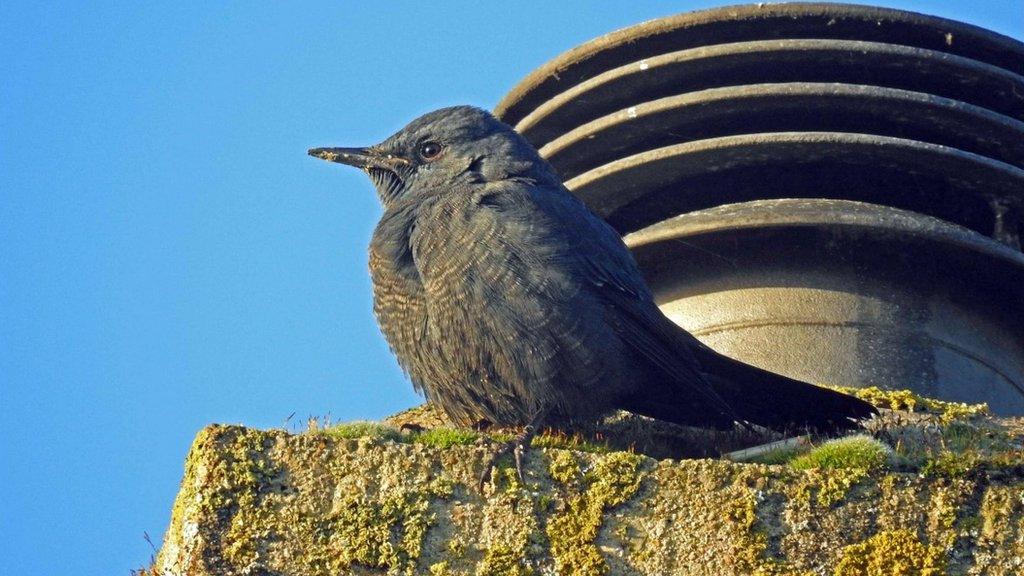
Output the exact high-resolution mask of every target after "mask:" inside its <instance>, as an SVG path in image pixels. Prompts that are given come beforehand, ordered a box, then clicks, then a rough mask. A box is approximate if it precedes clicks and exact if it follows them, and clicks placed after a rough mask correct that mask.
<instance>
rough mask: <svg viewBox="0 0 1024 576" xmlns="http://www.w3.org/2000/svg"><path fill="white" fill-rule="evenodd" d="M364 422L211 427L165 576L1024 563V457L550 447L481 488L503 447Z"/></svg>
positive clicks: (1004, 568)
mask: <svg viewBox="0 0 1024 576" xmlns="http://www.w3.org/2000/svg"><path fill="white" fill-rule="evenodd" d="M1010 422H1011V423H1012V424H1014V425H1015V426H1017V427H1018V428H1017V429H1016V431H1013V429H1012V426H1011V427H1009V428H1007V430H1010V432H1008V433H1006V432H1004V431H997V432H996V433H997V434H1000V435H1003V436H1004V438H1008V437H1013V435H1014V434H1019V433H1020V430H1019V426H1020V421H1010ZM363 433H365V434H367V436H364V437H359V438H339V437H338V435H332V434H330V433H328V432H323V431H319V432H317V431H314V432H306V433H301V434H289V433H286V432H284V431H278V430H270V431H262V430H254V429H248V428H242V427H238V426H210V427H208V428H206V429H204V430H203V431H202V432H200V434H199V436H198V437H197V438H196V440H195V443H194V445H193V447H192V450H191V452H190V454H189V456H188V459H187V461H186V465H185V476H184V479H183V481H182V486H181V492H180V494H179V495H178V499H177V502H176V503H175V506H174V510H173V515H172V519H171V525H170V528H169V530H168V532H167V535H166V537H165V540H164V545H163V548H162V550H161V551H160V554H159V556H158V558H157V563H156V565H155V566H154V567H153V572H154V573H158V574H163V575H189V576H198V575H206V574H215V575H225V574H265V575H281V576H284V575H289V576H290V575H296V576H298V575H335V574H435V575H440V574H685V575H708V576H711V575H714V576H729V575H750V574H755V575H763V576H767V575H783V574H792V575H797V574H801V575H803V574H836V575H841V576H851V575H879V576H882V575H913V574H922V575H924V574H932V575H937V574H972V575H975V574H985V575H1006V576H1009V575H1012V574H1022V573H1024V460H1022V459H1021V455H1020V454H1019V452H1018V453H1015V454H1014V453H1010V454H1002V455H1001V456H999V457H998V458H996V459H995V460H992V459H989V460H985V461H984V462H983V461H982V460H984V459H982V460H979V459H975V458H974V456H971V457H970V458H963V459H957V457H951V459H948V460H949V461H946V460H944V459H943V458H942V457H940V458H937V459H934V460H930V461H929V462H928V463H926V464H925V465H924V467H921V468H919V469H918V470H917V471H915V472H894V471H893V469H894V468H895V469H898V468H900V467H899V466H895V467H889V468H888V469H886V468H883V469H878V470H875V471H865V470H859V469H812V470H797V469H794V468H793V467H791V466H787V465H771V466H769V465H763V464H733V463H729V462H725V461H720V460H709V459H699V460H678V461H677V460H661V461H658V460H654V459H652V458H649V457H646V456H641V455H637V454H633V453H630V452H608V453H603V454H599V453H588V452H578V451H572V450H566V449H559V448H550V447H548V448H539V447H535V448H534V450H533V451H531V452H530V453H529V456H528V459H527V460H528V468H527V482H526V485H525V486H523V485H520V484H519V483H518V482H516V481H515V479H514V475H513V474H512V473H511V471H510V470H509V469H507V468H506V469H502V470H500V471H498V472H496V473H495V475H494V482H493V483H492V485H490V486H488V487H487V488H486V489H485V493H484V494H481V493H479V492H478V490H477V488H476V480H477V476H478V474H479V473H480V471H481V470H482V466H483V462H484V460H485V458H486V456H487V454H489V451H490V450H491V449H492V448H493V447H492V446H487V445H484V444H483V443H482V441H480V440H476V441H475V442H474V441H473V440H472V439H471V436H470V437H448V436H443V435H442V436H441V437H431V438H432V440H429V442H427V443H424V442H421V441H418V440H417V438H416V435H415V434H406V433H400V432H398V431H397V430H396V429H394V428H385V427H381V426H376V427H374V426H366V427H364V428H359V429H358V430H356V432H355V434H363ZM958 434H959V433H958ZM972 434H973V433H972ZM987 434H989V432H987V431H984V432H983V434H982V435H981V436H984V435H987ZM1007 434H1008V435H1007ZM345 435H353V430H352V429H349V430H348V431H347V432H345V433H343V434H341V436H345ZM981 436H979V437H981ZM955 437H956V438H959V437H960V436H959V435H958V436H955ZM439 438H440V439H439ZM947 438H954V437H953V436H947ZM423 439H424V441H426V439H427V437H426V436H424V437H423ZM1017 440H1019V437H1018V438H1017ZM461 442H470V443H469V444H460V443H461ZM449 444H454V445H449ZM1004 446H1019V443H1018V444H1014V443H1012V442H1011V443H1010V444H1004Z"/></svg>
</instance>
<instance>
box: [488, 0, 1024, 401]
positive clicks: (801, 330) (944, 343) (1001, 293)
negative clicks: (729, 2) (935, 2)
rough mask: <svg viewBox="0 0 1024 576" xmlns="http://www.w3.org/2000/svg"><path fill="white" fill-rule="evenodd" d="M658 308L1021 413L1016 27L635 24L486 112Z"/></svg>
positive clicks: (727, 11)
mask: <svg viewBox="0 0 1024 576" xmlns="http://www.w3.org/2000/svg"><path fill="white" fill-rule="evenodd" d="M496 113H497V115H498V116H499V117H501V118H502V119H503V120H504V121H506V122H508V123H510V124H512V125H514V126H515V127H516V128H517V130H519V131H520V132H521V133H522V134H524V135H525V136H526V137H527V138H528V139H529V140H530V141H531V142H532V143H533V144H534V145H535V146H537V147H538V148H539V149H540V150H541V153H542V154H544V156H545V157H547V158H548V159H549V160H550V161H551V162H552V163H553V164H554V166H555V168H556V169H557V170H558V171H559V173H560V174H561V176H562V177H563V179H564V180H565V181H566V185H567V186H568V187H569V188H570V189H571V190H572V191H573V192H574V193H575V194H577V195H578V196H579V197H580V198H582V199H583V200H584V201H585V202H587V203H588V205H590V207H591V208H592V209H594V210H595V211H596V212H597V213H598V214H599V215H601V216H603V217H604V218H606V219H607V220H608V221H609V222H610V223H611V224H612V225H613V226H615V227H616V229H618V230H619V231H620V232H621V233H623V234H627V237H626V238H627V243H629V244H630V246H631V247H632V248H633V249H634V251H635V253H636V255H637V258H638V260H639V262H640V265H641V267H642V268H643V270H644V273H645V275H646V276H647V279H648V282H649V283H650V284H651V286H652V288H653V289H654V291H655V294H656V296H657V297H658V299H659V303H660V304H662V306H663V308H664V309H665V310H666V312H667V313H668V314H669V315H670V316H671V317H672V318H673V319H674V320H675V321H677V322H678V323H680V324H682V325H683V326H685V327H686V328H687V329H689V330H690V331H692V332H694V334H696V335H697V336H698V337H700V338H701V339H703V340H704V341H706V342H708V343H709V344H710V345H712V346H713V347H715V348H716V349H718V350H720V351H722V352H724V353H726V354H729V355H732V356H735V357H739V358H742V359H745V360H747V361H749V362H752V363H754V364H758V365H761V366H764V367H766V368H769V369H772V370H775V371H778V372H782V373H785V374H789V375H792V376H795V377H798V378H802V379H805V380H809V381H813V382H823V383H830V384H841V385H848V386H866V385H877V386H881V387H890V388H911V389H914V390H916V391H918V392H920V393H922V394H925V395H930V396H933V397H939V398H945V399H950V400H957V401H966V402H979V401H985V402H988V403H989V404H990V406H991V407H992V409H993V410H994V411H996V412H999V413H1004V414H1024V253H1022V252H1021V233H1022V232H1024V224H1022V221H1024V44H1022V43H1021V42H1019V41H1017V40H1014V39H1012V38H1008V37H1005V36H1002V35H999V34H996V33H994V32H990V31H987V30H984V29H981V28H978V27H975V26H971V25H968V24H964V23H960V22H954V21H950V20H945V19H941V18H935V17H931V16H925V15H921V14H915V13H910V12H904V11H898V10H890V9H883V8H873V7H867V6H854V5H843V4H776V5H762V4H759V5H747V6H735V7H727V8H719V9H714V10H707V11H701V12H693V13H687V14H681V15H678V16H672V17H668V18H663V19H660V20H654V21H650V22H645V23H643V24H639V25H637V26H633V27H631V28H627V29H624V30H619V31H616V32H612V33H611V34H608V35H606V36H602V37H600V38H597V39H595V40H593V41H591V42H588V43H586V44H583V45H581V46H579V47H577V48H574V49H572V50H570V51H568V52H566V53H565V54H563V55H561V56H559V57H557V58H555V59H554V60H552V61H551V62H549V63H547V64H545V65H543V66H541V67H540V68H538V69H537V70H536V71H535V72H533V73H532V74H531V75H529V76H528V77H527V78H526V79H524V80H523V81H522V82H521V83H520V84H519V85H518V86H516V87H515V88H514V89H513V90H512V91H511V92H510V93H509V94H508V95H507V96H506V98H505V99H504V100H503V101H502V102H501V103H500V104H499V105H498V107H497V109H496Z"/></svg>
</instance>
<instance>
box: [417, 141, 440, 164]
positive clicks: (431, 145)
mask: <svg viewBox="0 0 1024 576" xmlns="http://www.w3.org/2000/svg"><path fill="white" fill-rule="evenodd" d="M441 150H443V148H442V147H441V145H440V144H438V143H437V142H424V143H423V144H420V148H419V155H420V158H422V159H424V160H426V161H428V162H429V161H430V160H433V159H435V158H437V157H438V156H440V155H441Z"/></svg>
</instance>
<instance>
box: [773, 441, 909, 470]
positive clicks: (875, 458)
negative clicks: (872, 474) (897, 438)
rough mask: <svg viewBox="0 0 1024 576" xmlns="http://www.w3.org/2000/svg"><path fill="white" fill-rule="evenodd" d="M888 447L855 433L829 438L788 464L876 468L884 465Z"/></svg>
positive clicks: (802, 468)
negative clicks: (854, 434)
mask: <svg viewBox="0 0 1024 576" xmlns="http://www.w3.org/2000/svg"><path fill="white" fill-rule="evenodd" d="M889 454H890V449H889V447H888V446H886V445H885V444H883V443H881V442H879V441H878V440H875V439H874V438H871V437H870V436H864V435H857V436H849V437H847V438H839V439H837V440H830V441H828V442H825V443H824V444H822V445H821V446H818V447H817V448H814V449H812V450H811V451H810V452H808V453H807V454H804V455H802V456H799V457H797V458H795V459H794V460H793V461H792V462H790V466H792V467H793V468H796V469H797V470H809V469H812V468H829V469H862V470H877V469H879V468H882V467H883V466H885V464H886V461H887V460H888V458H889Z"/></svg>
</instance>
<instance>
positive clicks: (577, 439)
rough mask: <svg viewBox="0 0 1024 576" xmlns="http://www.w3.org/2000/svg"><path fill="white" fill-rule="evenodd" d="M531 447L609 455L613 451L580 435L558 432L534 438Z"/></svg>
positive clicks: (546, 433)
mask: <svg viewBox="0 0 1024 576" xmlns="http://www.w3.org/2000/svg"><path fill="white" fill-rule="evenodd" d="M530 445H531V446H533V447H535V448H560V449H562V450H575V451H577V452H590V453H592V454H607V453H609V452H610V451H611V449H610V448H609V447H608V446H607V445H606V444H601V443H597V442H592V441H589V440H587V439H586V438H584V437H583V436H581V435H579V434H571V435H570V434H564V433H561V432H557V431H545V432H544V434H538V435H537V436H534V438H533V442H531V443H530Z"/></svg>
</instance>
